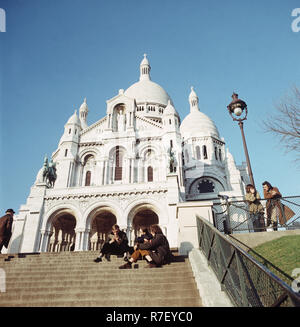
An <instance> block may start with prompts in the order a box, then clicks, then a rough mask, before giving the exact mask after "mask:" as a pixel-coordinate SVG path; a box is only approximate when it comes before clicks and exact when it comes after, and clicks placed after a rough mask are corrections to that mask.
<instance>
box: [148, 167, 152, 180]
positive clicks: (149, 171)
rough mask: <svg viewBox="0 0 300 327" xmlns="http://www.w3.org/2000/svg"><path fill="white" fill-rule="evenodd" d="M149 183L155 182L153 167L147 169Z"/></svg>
mask: <svg viewBox="0 0 300 327" xmlns="http://www.w3.org/2000/svg"><path fill="white" fill-rule="evenodd" d="M147 176H148V182H153V168H152V167H151V166H149V167H148V169H147Z"/></svg>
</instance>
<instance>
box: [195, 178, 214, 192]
mask: <svg viewBox="0 0 300 327" xmlns="http://www.w3.org/2000/svg"><path fill="white" fill-rule="evenodd" d="M198 191H199V193H212V192H214V191H215V185H214V183H213V182H212V181H210V180H208V179H203V180H201V181H200V182H199V184H198Z"/></svg>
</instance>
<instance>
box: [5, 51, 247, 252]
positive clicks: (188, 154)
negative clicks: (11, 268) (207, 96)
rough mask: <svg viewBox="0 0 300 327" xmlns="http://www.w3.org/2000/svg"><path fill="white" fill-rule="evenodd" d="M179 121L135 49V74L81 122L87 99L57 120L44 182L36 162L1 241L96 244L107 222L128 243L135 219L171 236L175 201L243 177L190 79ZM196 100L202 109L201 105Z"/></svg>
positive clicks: (204, 196) (29, 247)
mask: <svg viewBox="0 0 300 327" xmlns="http://www.w3.org/2000/svg"><path fill="white" fill-rule="evenodd" d="M188 102H189V105H190V113H189V114H188V115H187V116H186V117H185V118H184V119H183V120H182V121H181V119H180V117H179V115H178V113H177V111H176V109H175V107H174V104H173V102H172V99H171V98H170V96H169V95H168V93H167V92H166V91H165V90H164V89H163V88H162V87H161V86H160V85H158V84H157V83H155V82H153V81H152V80H151V78H150V64H149V61H148V59H147V57H146V55H144V58H143V60H142V62H141V64H140V77H139V81H138V82H136V83H134V84H133V85H131V86H130V87H129V88H128V89H127V90H126V91H124V90H123V89H120V90H119V93H118V94H117V95H116V96H115V97H113V98H111V99H109V100H107V108H106V116H104V117H103V118H101V119H100V120H98V121H96V122H95V123H94V124H92V125H90V126H88V124H87V115H88V111H89V110H88V105H87V101H86V99H84V102H83V103H82V105H81V106H80V108H79V111H78V113H77V112H76V111H75V113H74V114H73V115H72V116H71V117H70V118H69V120H68V121H67V122H66V124H65V126H64V132H63V134H62V136H61V139H60V140H59V143H58V147H57V149H56V150H55V151H54V152H53V154H52V158H51V159H52V160H51V162H52V161H53V162H54V163H55V165H56V175H57V178H56V181H55V184H54V186H53V187H49V185H48V184H47V183H46V182H45V180H44V177H43V168H41V170H40V171H39V172H38V174H37V177H36V181H35V183H34V184H33V186H32V187H31V191H30V194H29V196H28V198H27V202H26V204H25V205H22V206H21V207H20V210H19V214H18V215H16V217H15V221H14V226H13V235H12V241H11V243H10V249H9V251H10V252H11V253H16V252H44V251H72V250H75V251H82V250H96V249H99V248H100V246H101V244H102V243H103V242H104V241H105V239H106V236H107V233H108V232H109V231H110V228H111V226H112V225H113V224H115V223H117V224H118V225H119V226H120V227H121V229H123V230H125V231H126V232H127V235H128V238H129V240H130V242H131V244H132V242H133V240H134V238H135V233H136V230H137V229H138V228H139V227H140V226H149V225H150V224H153V223H158V224H159V225H160V226H161V227H162V229H163V231H164V233H165V235H166V236H167V238H168V240H169V242H170V246H171V247H178V246H179V244H178V242H179V236H178V235H179V233H180V230H179V223H178V219H177V217H176V207H177V206H178V205H179V204H180V203H187V202H189V201H206V200H209V199H211V200H212V201H213V200H214V199H217V198H218V194H219V193H220V192H221V193H222V192H223V193H226V194H229V195H231V196H236V197H239V196H242V195H243V194H244V188H245V183H248V180H249V177H248V175H247V170H246V167H245V165H242V166H236V164H235V162H234V159H233V157H232V155H231V154H230V153H229V151H228V150H227V151H226V150H225V142H224V139H223V138H221V137H220V136H219V132H218V129H217V127H216V125H215V124H214V122H213V121H212V120H211V119H210V118H209V117H208V116H207V115H206V114H204V113H203V112H202V111H200V108H199V102H198V97H197V94H196V92H195V90H194V89H193V87H192V88H191V92H190V94H189V97H188ZM201 110H202V109H201Z"/></svg>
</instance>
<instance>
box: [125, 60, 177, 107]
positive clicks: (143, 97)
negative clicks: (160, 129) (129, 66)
mask: <svg viewBox="0 0 300 327" xmlns="http://www.w3.org/2000/svg"><path fill="white" fill-rule="evenodd" d="M150 69H151V67H150V64H149V61H148V59H147V57H146V55H144V59H143V60H142V62H141V64H140V80H139V81H138V82H136V83H134V84H133V85H131V86H130V87H129V88H128V89H127V90H126V91H125V93H124V94H125V95H126V96H128V97H129V98H133V99H135V100H136V102H137V103H146V102H147V103H157V104H161V105H164V106H167V104H168V101H169V100H170V101H171V103H172V100H171V98H170V96H169V95H168V93H167V92H166V91H165V90H164V89H163V88H162V87H161V86H160V85H158V84H157V83H154V82H152V81H151V79H150Z"/></svg>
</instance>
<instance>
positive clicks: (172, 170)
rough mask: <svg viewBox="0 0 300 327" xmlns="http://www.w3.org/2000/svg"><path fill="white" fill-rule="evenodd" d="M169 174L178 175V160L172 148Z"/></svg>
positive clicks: (170, 150)
mask: <svg viewBox="0 0 300 327" xmlns="http://www.w3.org/2000/svg"><path fill="white" fill-rule="evenodd" d="M169 172H170V173H176V159H175V153H174V152H173V150H172V148H170V149H169Z"/></svg>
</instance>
